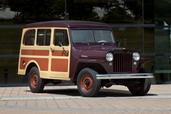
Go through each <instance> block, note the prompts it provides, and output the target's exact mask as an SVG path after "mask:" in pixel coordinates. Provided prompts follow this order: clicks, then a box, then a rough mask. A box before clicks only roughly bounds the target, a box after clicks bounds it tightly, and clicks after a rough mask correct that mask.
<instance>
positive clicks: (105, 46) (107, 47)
mask: <svg viewBox="0 0 171 114" xmlns="http://www.w3.org/2000/svg"><path fill="white" fill-rule="evenodd" d="M74 47H75V49H78V50H82V51H88V50H93V51H95V50H97V51H114V50H125V48H118V47H117V45H116V44H115V43H75V44H74Z"/></svg>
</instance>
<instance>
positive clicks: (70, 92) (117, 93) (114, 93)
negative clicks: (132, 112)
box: [43, 88, 157, 97]
mask: <svg viewBox="0 0 171 114" xmlns="http://www.w3.org/2000/svg"><path fill="white" fill-rule="evenodd" d="M43 93H46V94H56V95H67V96H81V95H80V94H79V92H78V90H77V88H70V89H46V90H44V91H43ZM146 96H157V94H150V93H149V94H147V95H146ZM96 97H135V96H133V95H132V94H131V93H130V92H129V91H126V90H116V89H101V90H100V92H99V94H98V95H97V96H96Z"/></svg>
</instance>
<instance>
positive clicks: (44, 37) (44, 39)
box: [37, 29, 51, 46]
mask: <svg viewBox="0 0 171 114" xmlns="http://www.w3.org/2000/svg"><path fill="white" fill-rule="evenodd" d="M50 37H51V30H50V29H39V30H38V31H37V45H38V46H49V45H50Z"/></svg>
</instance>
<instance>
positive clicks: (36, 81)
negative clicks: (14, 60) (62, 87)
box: [28, 67, 45, 93]
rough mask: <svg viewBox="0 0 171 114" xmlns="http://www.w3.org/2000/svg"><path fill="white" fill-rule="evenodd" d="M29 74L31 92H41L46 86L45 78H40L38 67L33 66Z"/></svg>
mask: <svg viewBox="0 0 171 114" xmlns="http://www.w3.org/2000/svg"><path fill="white" fill-rule="evenodd" d="M28 76H29V78H28V82H29V87H30V90H31V92H33V93H41V92H42V91H43V89H44V86H45V80H44V79H42V78H40V74H39V70H38V68H37V67H32V68H31V70H30V72H29V74H28Z"/></svg>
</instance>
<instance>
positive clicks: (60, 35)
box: [54, 29, 69, 46]
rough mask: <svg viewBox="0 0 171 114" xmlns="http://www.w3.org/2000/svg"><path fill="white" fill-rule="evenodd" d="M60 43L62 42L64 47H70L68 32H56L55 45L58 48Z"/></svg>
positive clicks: (57, 30)
mask: <svg viewBox="0 0 171 114" xmlns="http://www.w3.org/2000/svg"><path fill="white" fill-rule="evenodd" d="M59 42H61V43H62V45H63V46H68V45H69V41H68V35H67V30H59V29H56V30H55V34H54V45H55V46H58V45H59Z"/></svg>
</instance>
